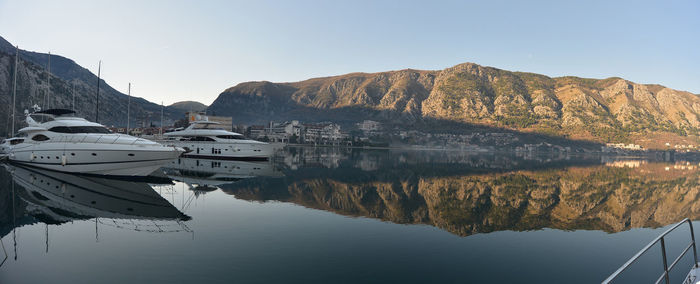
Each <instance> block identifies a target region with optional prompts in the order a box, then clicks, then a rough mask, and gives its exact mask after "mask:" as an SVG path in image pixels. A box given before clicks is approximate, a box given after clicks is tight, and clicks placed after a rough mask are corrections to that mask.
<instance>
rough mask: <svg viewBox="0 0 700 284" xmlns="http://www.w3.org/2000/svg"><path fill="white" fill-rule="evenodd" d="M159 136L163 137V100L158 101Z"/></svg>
mask: <svg viewBox="0 0 700 284" xmlns="http://www.w3.org/2000/svg"><path fill="white" fill-rule="evenodd" d="M160 136H161V137H163V101H160Z"/></svg>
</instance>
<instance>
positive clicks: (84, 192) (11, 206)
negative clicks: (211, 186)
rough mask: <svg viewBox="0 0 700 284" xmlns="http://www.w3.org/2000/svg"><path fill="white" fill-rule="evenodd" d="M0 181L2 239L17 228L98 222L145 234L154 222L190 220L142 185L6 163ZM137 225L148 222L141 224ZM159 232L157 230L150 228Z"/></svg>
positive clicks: (151, 189) (140, 183) (141, 183)
mask: <svg viewBox="0 0 700 284" xmlns="http://www.w3.org/2000/svg"><path fill="white" fill-rule="evenodd" d="M0 180H2V181H3V185H2V187H3V190H2V191H0V193H1V195H0V204H2V206H3V207H2V208H3V210H2V212H0V236H5V235H6V234H7V233H9V232H11V231H12V229H14V228H15V227H21V226H23V225H27V224H33V223H36V222H42V223H45V224H63V223H67V222H71V221H74V220H88V219H93V218H97V219H99V220H100V221H105V220H110V221H109V222H104V224H106V225H108V226H115V227H121V228H130V226H131V227H133V228H130V229H134V230H137V231H140V230H145V231H148V230H149V227H148V226H154V225H153V222H154V221H174V222H176V223H179V222H180V221H185V220H189V219H190V217H188V216H186V215H185V214H183V213H182V212H180V211H179V210H178V209H177V208H175V207H174V206H173V205H172V204H170V203H169V202H168V201H167V200H165V199H163V197H161V196H160V195H159V194H158V193H157V192H156V191H155V190H153V188H152V187H151V186H150V185H149V184H148V183H146V182H133V181H126V180H118V179H108V178H98V177H88V176H81V175H72V174H66V173H59V172H53V171H46V170H42V169H37V168H24V167H20V166H13V165H9V164H5V171H2V176H1V177H0ZM136 220H146V221H148V223H147V224H146V225H140V224H138V223H137V222H134V221H136ZM154 228H158V226H156V227H154Z"/></svg>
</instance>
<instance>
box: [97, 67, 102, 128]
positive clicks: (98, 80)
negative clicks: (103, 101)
mask: <svg viewBox="0 0 700 284" xmlns="http://www.w3.org/2000/svg"><path fill="white" fill-rule="evenodd" d="M100 70H102V60H100V63H99V64H98V65H97V100H96V101H95V122H97V123H100Z"/></svg>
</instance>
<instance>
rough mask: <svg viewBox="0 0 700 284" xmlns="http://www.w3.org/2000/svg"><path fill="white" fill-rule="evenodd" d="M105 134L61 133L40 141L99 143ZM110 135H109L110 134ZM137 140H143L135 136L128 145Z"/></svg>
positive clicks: (118, 137) (115, 141) (115, 140)
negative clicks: (77, 134) (71, 134)
mask: <svg viewBox="0 0 700 284" xmlns="http://www.w3.org/2000/svg"><path fill="white" fill-rule="evenodd" d="M105 136H108V135H107V134H105V135H99V136H94V135H82V136H69V135H62V136H59V137H56V138H53V139H51V140H47V141H43V142H42V143H99V142H100V141H101V140H102V139H103V138H105ZM110 137H111V136H110ZM122 138H123V137H122V136H119V135H118V136H116V137H115V138H114V140H112V141H111V142H107V143H105V144H117V141H119V140H120V139H122ZM139 141H144V139H142V138H136V137H135V139H133V141H131V143H129V145H134V144H136V143H137V142H139Z"/></svg>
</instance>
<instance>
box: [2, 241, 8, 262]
mask: <svg viewBox="0 0 700 284" xmlns="http://www.w3.org/2000/svg"><path fill="white" fill-rule="evenodd" d="M0 244H2V252H3V253H5V258H3V259H2V262H0V267H2V266H3V265H5V261H7V258H8V255H7V250H5V243H4V242H3V241H2V239H0Z"/></svg>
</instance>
